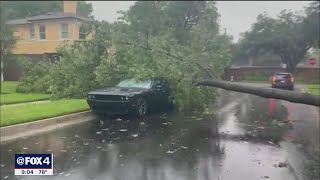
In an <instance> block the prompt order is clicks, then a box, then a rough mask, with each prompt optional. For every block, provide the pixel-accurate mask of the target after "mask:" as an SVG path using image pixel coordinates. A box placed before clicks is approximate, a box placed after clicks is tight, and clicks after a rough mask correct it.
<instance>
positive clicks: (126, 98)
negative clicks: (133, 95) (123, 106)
mask: <svg viewBox="0 0 320 180" xmlns="http://www.w3.org/2000/svg"><path fill="white" fill-rule="evenodd" d="M121 100H126V101H128V100H129V97H128V96H121Z"/></svg>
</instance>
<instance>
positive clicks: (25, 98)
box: [0, 93, 50, 104]
mask: <svg viewBox="0 0 320 180" xmlns="http://www.w3.org/2000/svg"><path fill="white" fill-rule="evenodd" d="M49 98H50V94H34V93H30V94H22V93H12V94H1V99H0V100H1V104H14V103H22V102H32V101H39V100H45V99H49Z"/></svg>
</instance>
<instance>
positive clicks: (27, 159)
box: [17, 157, 50, 165]
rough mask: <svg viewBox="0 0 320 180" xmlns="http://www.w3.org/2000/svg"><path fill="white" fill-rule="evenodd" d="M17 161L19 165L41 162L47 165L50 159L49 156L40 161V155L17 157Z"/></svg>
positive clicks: (40, 163)
mask: <svg viewBox="0 0 320 180" xmlns="http://www.w3.org/2000/svg"><path fill="white" fill-rule="evenodd" d="M17 163H18V164H19V165H29V164H31V165H42V164H46V165H49V164H50V159H49V157H46V158H44V160H43V161H42V157H24V158H23V157H19V158H17Z"/></svg>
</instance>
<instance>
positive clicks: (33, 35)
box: [29, 27, 35, 39]
mask: <svg viewBox="0 0 320 180" xmlns="http://www.w3.org/2000/svg"><path fill="white" fill-rule="evenodd" d="M29 38H30V39H35V29H34V27H31V28H30V36H29Z"/></svg>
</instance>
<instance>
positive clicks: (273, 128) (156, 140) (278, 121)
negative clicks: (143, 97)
mask: <svg viewBox="0 0 320 180" xmlns="http://www.w3.org/2000/svg"><path fill="white" fill-rule="evenodd" d="M296 90H297V91H301V90H302V87H300V86H297V88H296ZM219 93H220V96H219V99H218V100H217V102H216V104H215V107H214V108H215V109H216V113H215V114H214V115H210V116H209V115H207V116H196V115H181V114H174V113H170V114H166V113H159V114H154V115H149V116H147V117H146V118H144V119H132V118H129V119H128V118H117V119H113V120H110V119H103V118H101V119H99V118H97V119H95V120H93V121H90V122H86V123H81V124H77V125H72V126H69V127H65V128H62V129H58V130H55V131H51V132H48V133H46V134H41V135H36V136H33V137H26V138H23V139H19V140H16V141H11V142H9V143H5V144H1V145H2V146H1V179H7V180H11V179H23V180H40V179H50V180H56V179H57V180H62V179H63V180H65V179H66V180H67V179H68V180H69V179H70V180H86V179H94V180H259V179H272V180H316V179H319V162H320V161H319V108H317V107H313V106H308V105H301V104H294V103H289V102H285V101H280V100H272V99H264V98H260V97H257V96H252V95H248V94H243V93H236V92H231V91H224V90H219ZM16 153H53V154H54V176H14V154H16Z"/></svg>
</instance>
